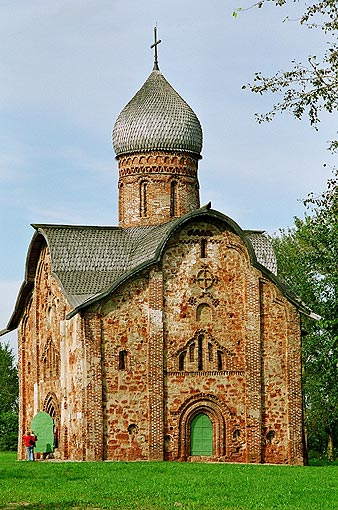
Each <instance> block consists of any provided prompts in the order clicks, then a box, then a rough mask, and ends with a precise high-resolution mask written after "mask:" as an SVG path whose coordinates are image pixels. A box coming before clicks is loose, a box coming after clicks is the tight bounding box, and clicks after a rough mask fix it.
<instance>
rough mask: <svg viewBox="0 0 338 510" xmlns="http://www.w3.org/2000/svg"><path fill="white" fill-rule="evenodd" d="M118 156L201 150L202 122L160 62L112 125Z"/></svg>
mask: <svg viewBox="0 0 338 510" xmlns="http://www.w3.org/2000/svg"><path fill="white" fill-rule="evenodd" d="M113 147H114V150H115V153H116V156H120V155H122V154H128V153H133V152H142V151H153V150H169V151H185V152H192V153H194V154H197V155H198V156H199V155H200V153H201V150H202V128H201V124H200V122H199V120H198V118H197V116H196V114H195V113H194V112H193V110H192V109H191V108H190V106H189V105H188V104H187V103H186V102H185V101H184V99H182V97H181V96H180V95H179V94H178V93H177V92H176V90H174V89H173V87H172V86H171V85H170V84H169V83H168V81H167V80H166V79H165V78H164V76H163V75H162V73H161V72H160V71H159V69H158V67H157V65H155V66H154V69H153V71H152V72H151V73H150V75H149V77H148V79H147V80H146V82H145V83H144V85H143V86H142V87H141V89H140V90H139V91H138V92H137V93H136V94H135V96H134V97H133V98H132V99H131V100H130V101H129V103H128V104H127V105H126V106H125V107H124V108H123V110H122V111H121V113H120V115H119V116H118V118H117V120H116V122H115V126H114V129H113Z"/></svg>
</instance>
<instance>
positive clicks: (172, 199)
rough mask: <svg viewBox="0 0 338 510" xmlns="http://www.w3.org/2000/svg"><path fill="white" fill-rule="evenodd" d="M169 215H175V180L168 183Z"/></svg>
mask: <svg viewBox="0 0 338 510" xmlns="http://www.w3.org/2000/svg"><path fill="white" fill-rule="evenodd" d="M170 216H171V217H172V218H173V217H174V216H177V182H176V181H171V183H170Z"/></svg>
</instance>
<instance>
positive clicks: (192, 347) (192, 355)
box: [189, 343, 195, 362]
mask: <svg viewBox="0 0 338 510" xmlns="http://www.w3.org/2000/svg"><path fill="white" fill-rule="evenodd" d="M194 360H195V344H194V343H193V344H191V345H190V347H189V361H190V362H193V361H194Z"/></svg>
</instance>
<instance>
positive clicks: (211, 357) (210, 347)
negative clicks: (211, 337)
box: [208, 342, 213, 361]
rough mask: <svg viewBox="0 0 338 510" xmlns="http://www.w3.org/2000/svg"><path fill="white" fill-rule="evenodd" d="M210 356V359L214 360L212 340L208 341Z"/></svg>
mask: <svg viewBox="0 0 338 510" xmlns="http://www.w3.org/2000/svg"><path fill="white" fill-rule="evenodd" d="M208 358H209V361H212V360H213V352H212V344H211V343H210V342H209V343H208Z"/></svg>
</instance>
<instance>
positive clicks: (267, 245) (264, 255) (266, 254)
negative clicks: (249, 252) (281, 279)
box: [245, 230, 277, 275]
mask: <svg viewBox="0 0 338 510" xmlns="http://www.w3.org/2000/svg"><path fill="white" fill-rule="evenodd" d="M245 233H246V235H247V236H248V237H249V239H250V241H251V244H252V246H253V249H254V250H255V254H256V257H257V261H258V262H259V263H260V264H262V266H264V267H266V268H267V269H269V271H271V273H273V274H274V275H277V259H276V254H275V252H274V249H273V246H272V244H271V242H270V239H269V238H268V237H267V235H266V234H265V233H264V232H263V231H262V230H245Z"/></svg>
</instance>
